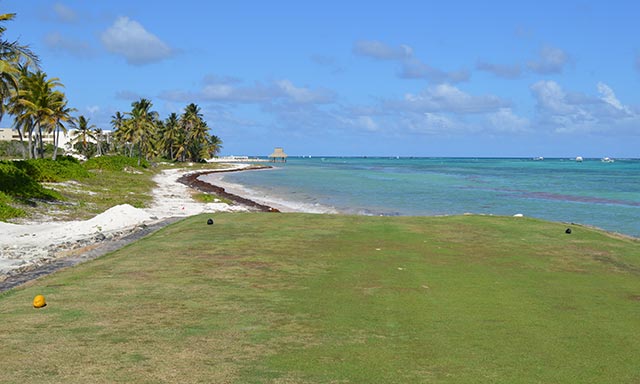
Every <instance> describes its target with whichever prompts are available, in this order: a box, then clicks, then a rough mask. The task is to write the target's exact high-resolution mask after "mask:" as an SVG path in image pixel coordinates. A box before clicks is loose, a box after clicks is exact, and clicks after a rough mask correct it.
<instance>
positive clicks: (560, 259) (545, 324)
mask: <svg viewBox="0 0 640 384" xmlns="http://www.w3.org/2000/svg"><path fill="white" fill-rule="evenodd" d="M208 217H209V216H197V217H192V218H189V219H186V220H184V221H181V222H179V223H176V224H174V225H172V226H169V227H166V228H164V229H163V230H161V231H159V232H157V233H156V234H155V235H153V236H151V237H148V238H146V239H143V240H141V241H139V242H137V243H135V244H132V245H130V246H127V247H125V248H124V249H122V250H120V251H118V252H115V253H113V254H110V255H108V256H105V257H102V258H100V259H97V260H94V261H91V262H88V263H86V264H82V265H79V266H77V267H74V268H72V269H68V270H65V271H62V272H60V273H56V274H54V275H51V276H48V277H46V278H43V279H41V280H39V281H37V282H34V283H31V284H29V285H28V286H25V287H22V288H20V289H16V290H13V291H9V292H7V293H4V294H2V295H0V335H1V336H0V345H1V346H2V357H1V358H0V382H2V383H31V382H38V383H118V382H122V383H130V382H135V383H162V382H167V383H196V382H200V383H637V382H640V364H639V363H638V357H639V356H640V336H639V335H640V243H639V242H638V241H635V240H629V239H622V238H614V237H611V236H609V235H606V234H604V233H602V232H599V231H595V230H591V229H587V228H582V227H573V234H571V235H567V234H565V233H564V230H565V228H566V225H564V224H558V223H549V222H543V221H538V220H533V219H528V218H510V217H484V216H462V217H435V218H434V217H432V218H414V217H362V216H358V217H355V216H329V215H306V214H255V213H253V214H219V215H215V216H214V218H215V225H213V226H209V225H206V220H207V218H208ZM36 294H43V295H45V297H46V299H47V303H48V306H47V307H46V308H44V309H39V310H36V309H33V308H32V307H31V301H32V299H33V297H34V296H35V295H36Z"/></svg>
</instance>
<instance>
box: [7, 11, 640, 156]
mask: <svg viewBox="0 0 640 384" xmlns="http://www.w3.org/2000/svg"><path fill="white" fill-rule="evenodd" d="M523 3H526V4H523ZM0 4H2V6H3V7H2V8H3V10H2V12H3V13H9V12H11V13H17V17H16V20H15V21H13V22H10V23H7V24H6V26H7V28H8V29H7V32H6V33H5V38H8V39H12V40H13V39H19V41H20V42H21V43H24V44H29V45H30V46H31V48H32V49H33V50H34V51H35V52H36V53H37V54H38V55H39V56H40V58H41V61H42V68H43V70H44V71H45V72H47V74H48V75H49V76H52V77H58V78H60V80H61V81H62V83H63V84H64V85H65V91H66V93H67V96H68V98H69V100H70V104H72V105H73V106H74V107H76V108H77V109H78V110H79V113H81V114H84V115H85V116H87V117H89V118H90V119H91V122H92V123H94V124H96V125H98V126H99V127H101V128H104V129H109V128H110V124H109V122H110V120H111V116H112V115H113V114H114V113H115V112H116V111H122V112H124V111H127V110H129V109H130V104H131V102H132V101H134V100H137V99H139V98H140V97H146V98H150V99H151V100H152V101H153V104H154V109H155V110H157V111H158V112H159V113H160V115H161V116H162V117H166V115H168V114H169V113H171V112H180V111H181V110H182V109H183V108H184V106H185V105H186V104H188V103H191V102H195V103H197V104H198V105H199V106H200V107H201V108H202V111H203V112H204V116H205V119H206V120H207V122H208V123H209V126H210V127H211V128H212V133H214V134H216V135H218V136H220V137H221V138H222V140H223V141H224V149H223V154H226V155H231V154H235V155H267V154H269V153H270V152H271V151H272V149H273V147H274V146H283V147H284V148H285V151H286V152H288V153H290V154H292V155H314V156H322V155H326V156H328V155H355V156H359V155H367V156H374V155H383V156H472V157H473V156H520V157H531V156H546V157H554V156H558V157H572V156H578V155H581V156H585V157H586V156H588V157H604V156H609V157H640V40H639V39H638V36H640V23H639V22H638V20H637V17H638V15H640V3H638V2H635V1H629V0H622V1H620V0H608V1H571V0H569V1H558V0H554V1H546V0H543V1H527V2H519V1H490V0H487V1H471V0H470V1H457V0H449V1H418V0H414V1H405V0H394V1H386V0H380V1H346V0H341V1H333V0H324V1H314V2H306V1H278V0H272V1H257V0H256V1H242V0H238V1H224V2H223V1H195V0H182V1H180V2H174V1H163V0H157V1H131V0H129V1H121V0H110V1H80V0H78V1H70V0H69V1H60V2H56V1H51V0H46V1H45V0H30V1H17V0H16V1H6V0H5V1H2V2H1V3H0ZM6 124H9V123H8V122H7V121H6V120H5V121H3V122H2V125H6Z"/></svg>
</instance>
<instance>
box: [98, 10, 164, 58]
mask: <svg viewBox="0 0 640 384" xmlns="http://www.w3.org/2000/svg"><path fill="white" fill-rule="evenodd" d="M101 40H102V43H103V44H104V46H105V48H106V49H107V50H108V51H109V52H111V53H115V54H118V55H122V56H124V58H125V59H126V60H127V63H129V64H133V65H143V64H149V63H152V62H157V61H161V60H164V59H166V58H168V57H170V56H171V55H172V54H173V50H172V49H171V48H170V47H169V46H168V45H167V44H166V43H164V42H163V41H162V40H160V39H159V38H158V37H157V36H155V35H154V34H152V33H150V32H148V31H147V30H146V29H145V28H144V27H143V26H142V25H141V24H140V23H138V22H137V21H135V20H131V19H129V18H128V17H123V16H122V17H118V18H117V19H116V21H115V22H114V23H113V25H112V26H111V27H109V28H108V29H107V30H106V31H104V32H103V33H102V35H101Z"/></svg>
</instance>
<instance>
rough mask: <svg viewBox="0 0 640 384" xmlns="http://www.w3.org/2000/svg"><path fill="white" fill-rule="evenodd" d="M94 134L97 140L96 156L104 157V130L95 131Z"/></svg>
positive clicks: (97, 129)
mask: <svg viewBox="0 0 640 384" xmlns="http://www.w3.org/2000/svg"><path fill="white" fill-rule="evenodd" d="M93 134H94V136H95V138H96V155H97V156H102V139H103V138H104V134H103V132H102V128H96V129H94V130H93Z"/></svg>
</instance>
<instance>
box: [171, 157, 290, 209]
mask: <svg viewBox="0 0 640 384" xmlns="http://www.w3.org/2000/svg"><path fill="white" fill-rule="evenodd" d="M270 168H271V167H270V166H252V167H247V168H241V169H227V170H222V171H204V172H193V173H188V174H185V175H182V176H181V177H180V178H178V180H177V181H178V182H179V183H182V184H184V185H186V186H188V187H191V188H193V189H195V190H198V191H201V192H205V193H213V194H215V195H218V196H220V197H223V198H225V199H229V200H231V201H233V202H235V203H238V204H241V205H245V206H249V207H251V208H254V209H256V210H257V211H259V212H280V210H279V209H277V208H274V207H271V206H269V205H265V204H261V203H258V202H256V201H253V200H250V199H247V198H245V197H242V196H239V195H236V194H233V193H230V192H227V191H226V189H225V188H223V187H220V186H217V185H214V184H211V183H208V182H206V181H202V180H200V177H201V176H205V175H210V174H213V173H216V174H219V173H228V172H240V171H254V170H260V169H270Z"/></svg>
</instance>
